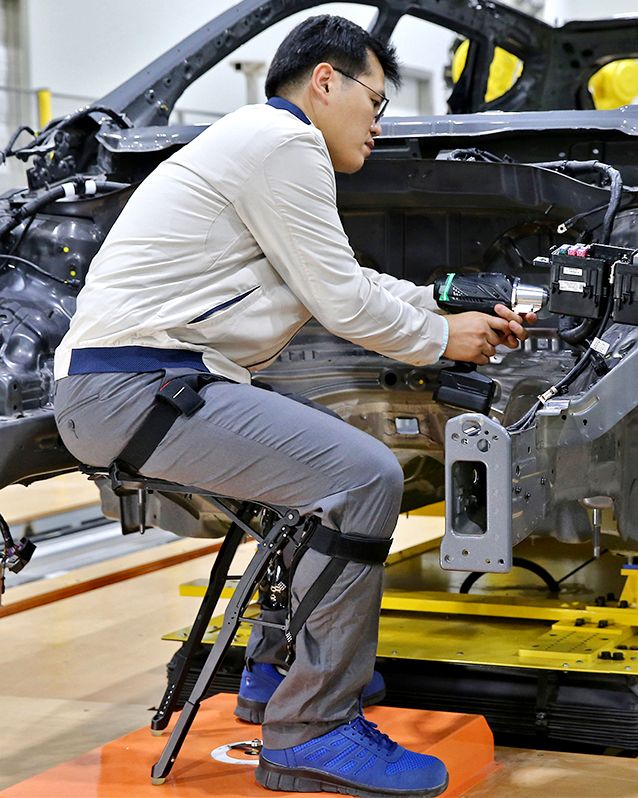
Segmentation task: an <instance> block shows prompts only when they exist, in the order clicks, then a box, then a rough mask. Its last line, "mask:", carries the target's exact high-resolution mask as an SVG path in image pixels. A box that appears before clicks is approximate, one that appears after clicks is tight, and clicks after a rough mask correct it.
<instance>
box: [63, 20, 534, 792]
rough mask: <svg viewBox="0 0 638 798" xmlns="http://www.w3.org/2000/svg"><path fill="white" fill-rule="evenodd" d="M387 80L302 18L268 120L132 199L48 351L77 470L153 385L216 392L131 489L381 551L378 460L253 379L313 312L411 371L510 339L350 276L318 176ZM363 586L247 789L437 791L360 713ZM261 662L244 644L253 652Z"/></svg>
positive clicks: (370, 567)
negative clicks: (274, 509) (166, 487)
mask: <svg viewBox="0 0 638 798" xmlns="http://www.w3.org/2000/svg"><path fill="white" fill-rule="evenodd" d="M386 78H387V79H389V80H390V81H391V82H392V83H394V84H398V82H399V73H398V67H397V62H396V59H395V56H394V52H393V50H392V48H391V47H389V46H387V45H384V44H382V43H381V42H379V41H377V40H375V39H373V38H371V37H370V36H369V34H367V33H366V32H365V31H364V30H363V29H361V28H359V27H358V26H357V25H354V24H353V23H351V22H349V21H347V20H345V19H342V18H339V17H331V16H320V17H313V18H311V19H308V20H306V21H305V22H303V23H301V25H299V26H298V27H297V28H296V29H295V30H294V31H292V33H290V35H289V36H288V37H287V38H286V39H285V41H284V42H283V43H282V45H281V46H280V48H279V49H278V51H277V54H276V55H275V58H274V60H273V63H272V65H271V67H270V71H269V74H268V78H267V83H266V93H267V95H268V97H269V98H270V99H269V101H268V103H267V104H265V105H255V106H248V107H245V108H241V109H239V110H238V111H236V112H234V113H232V114H229V115H227V116H226V117H224V118H223V119H221V120H220V121H219V122H217V123H215V124H214V125H213V126H211V127H210V128H209V129H208V130H207V131H205V132H204V133H202V134H201V135H200V136H199V137H198V138H196V139H195V140H194V141H193V142H191V143H190V144H189V145H187V146H186V147H184V148H183V149H182V150H180V151H179V152H177V153H176V154H175V155H173V156H171V157H170V158H169V159H168V160H167V161H165V162H164V163H163V164H161V165H160V166H159V167H158V168H157V169H156V170H155V172H153V173H152V174H151V175H150V176H149V177H148V178H147V179H146V181H145V182H144V183H143V184H142V185H141V186H140V187H139V188H138V189H137V191H136V192H135V194H134V195H133V197H132V198H131V200H130V201H129V203H128V205H127V206H126V208H125V209H124V211H123V212H122V214H121V216H120V217H119V218H118V220H117V221H116V223H115V225H114V226H113V228H112V230H111V232H110V233H109V235H108V237H107V239H106V241H105V242H104V245H103V246H102V248H101V250H100V252H99V253H98V255H97V256H96V258H95V259H94V261H93V263H92V265H91V269H90V272H89V275H88V278H87V281H86V286H85V288H84V289H83V290H82V292H81V293H80V296H79V298H78V307H77V312H76V315H75V316H74V318H73V320H72V323H71V327H70V329H69V332H68V334H67V336H66V337H65V339H64V341H63V342H62V344H61V345H60V347H59V350H58V352H57V354H56V379H57V380H58V385H57V396H56V417H57V422H58V425H59V429H60V434H61V436H62V438H63V440H64V442H65V444H66V445H67V446H68V448H69V449H70V450H71V452H72V453H73V454H74V455H75V456H76V457H78V458H79V459H80V460H81V461H83V462H85V463H89V464H95V465H105V464H108V463H109V462H110V461H112V460H113V459H114V458H116V457H117V456H118V455H119V454H120V453H121V452H122V450H123V449H124V447H125V446H126V445H127V443H128V442H129V441H130V439H131V438H132V436H133V435H134V434H135V432H136V430H137V429H139V428H140V424H141V423H142V422H143V421H144V419H145V418H147V417H148V414H149V412H150V411H151V409H152V408H153V407H154V402H155V395H156V392H157V390H158V388H159V387H160V386H161V385H162V384H163V383H164V381H165V379H167V378H169V379H170V378H172V377H175V376H177V375H189V374H200V375H204V376H206V375H210V374H213V375H217V376H218V377H221V378H223V379H221V380H217V381H215V382H212V383H210V384H208V385H207V386H206V387H205V388H204V389H203V390H202V391H201V396H202V397H203V398H204V399H205V404H204V406H203V407H202V408H201V409H199V410H198V411H197V412H196V413H195V414H194V415H192V416H191V417H186V416H180V417H179V418H178V419H177V421H176V422H175V423H174V424H173V426H172V427H171V428H170V430H169V431H168V433H167V434H166V435H165V436H164V438H163V439H162V440H161V442H160V443H159V445H158V446H157V448H156V449H155V450H154V451H153V452H152V453H151V454H150V456H149V457H148V459H147V460H146V461H145V462H144V463H143V464H142V465H141V466H140V472H141V473H142V474H144V475H147V476H149V477H158V478H165V479H170V480H173V481H177V482H180V483H184V484H194V485H200V486H203V487H206V488H209V489H211V490H214V491H216V492H218V493H221V494H226V495H232V496H236V497H238V498H245V499H253V500H256V501H265V502H272V503H275V504H280V505H286V506H290V507H294V508H296V509H298V510H299V511H300V512H301V513H302V514H305V515H315V516H317V517H318V519H319V521H320V523H321V525H322V527H323V528H324V529H325V530H328V531H329V533H330V534H332V535H334V536H336V537H339V536H341V537H342V538H346V537H347V536H351V538H352V539H355V538H356V539H359V540H365V541H368V542H369V541H374V540H377V541H378V540H387V539H389V538H390V536H391V535H392V531H393V529H394V526H395V523H396V520H397V514H398V511H399V505H400V500H401V495H402V489H403V474H402V472H401V469H400V467H399V465H398V462H397V461H396V459H395V457H394V455H393V454H392V453H391V452H390V450H389V449H387V448H386V447H385V446H383V444H381V443H380V442H378V441H377V440H375V439H373V438H372V437H370V436H368V435H366V434H365V433H363V432H361V431H359V430H357V429H355V428H353V427H351V426H349V425H347V424H345V423H344V422H343V421H341V420H340V419H338V418H335V417H334V416H333V415H331V414H329V413H326V412H321V411H320V410H318V409H316V408H314V407H311V406H308V405H305V404H302V403H299V402H295V401H293V400H291V399H289V398H286V397H284V396H281V395H279V394H277V393H275V392H272V391H265V390H262V389H261V388H258V387H255V386H253V385H252V384H251V374H252V372H253V371H257V370H259V369H260V368H262V367H263V366H265V365H266V364H268V363H270V362H271V361H272V360H273V359H274V358H275V357H276V356H277V354H278V353H279V352H280V351H281V350H282V349H283V348H284V347H285V346H286V345H287V343H288V342H289V341H290V339H291V338H292V336H293V335H294V334H295V333H296V332H297V331H298V330H299V329H300V328H301V327H302V326H303V325H304V324H305V323H306V322H307V321H308V320H309V319H310V318H311V317H312V316H314V317H315V318H317V319H318V320H319V321H320V322H321V323H322V324H323V325H324V326H325V327H326V328H327V329H328V330H330V331H331V332H333V333H334V334H336V335H339V336H342V337H344V338H346V339H348V340H350V341H352V342H354V343H356V344H360V345H362V346H364V347H367V348H369V349H372V350H375V351H377V352H380V353H382V354H384V355H387V356H389V357H392V358H395V359H397V360H401V361H404V362H407V363H412V364H414V365H423V364H426V363H432V362H434V361H436V360H437V359H438V358H439V357H440V356H441V355H442V354H445V355H446V356H447V357H450V358H454V359H460V360H466V361H472V362H476V363H485V362H487V360H488V358H489V357H490V356H491V355H493V354H494V351H495V349H494V348H495V346H496V345H497V344H500V343H505V344H506V345H508V346H510V347H512V348H513V347H516V345H517V340H519V339H520V340H522V339H524V338H525V332H524V330H523V328H522V326H521V322H522V319H521V318H520V317H518V316H516V315H515V314H513V313H512V312H510V311H509V310H507V309H506V308H505V307H500V308H499V313H500V316H499V317H490V316H487V315H483V314H480V313H465V314H459V315H458V316H454V317H450V318H449V319H446V318H445V317H444V316H442V315H439V314H437V313H436V306H435V303H434V302H433V299H432V291H431V289H428V288H422V287H418V286H415V285H414V284H412V283H409V282H407V281H402V280H395V279H394V278H392V277H390V276H388V275H381V274H378V273H377V272H375V271H373V270H370V269H362V268H361V267H360V266H359V264H358V263H357V262H356V261H355V259H354V257H353V254H352V250H351V248H350V246H349V244H348V241H347V238H346V236H345V234H344V231H343V228H342V225H341V222H340V219H339V216H338V213H337V209H336V204H335V198H336V191H335V175H334V173H335V171H338V172H346V173H352V172H355V171H357V170H358V169H360V168H361V167H362V166H363V164H364V162H365V159H366V158H367V157H368V156H369V155H370V153H371V152H372V150H373V148H374V137H375V136H377V135H378V134H379V132H380V124H379V120H380V117H381V114H382V113H383V111H384V109H385V105H386V103H387V100H386V98H385V79H386ZM426 256H427V253H424V257H426ZM329 561H330V558H329V557H327V556H326V555H325V554H322V553H321V552H319V551H317V550H315V549H312V548H311V549H310V550H309V551H307V552H306V553H305V554H304V555H303V557H302V558H301V560H300V561H299V563H298V566H297V568H296V571H295V574H294V578H293V584H292V592H293V599H294V602H298V601H299V600H300V599H301V598H302V597H303V596H304V594H305V593H306V591H307V590H308V588H309V586H311V585H312V584H314V583H315V581H316V580H317V578H318V576H319V574H320V573H321V572H322V571H323V569H324V567H325V566H326V563H328V562H329ZM381 582H382V566H381V564H380V563H379V562H376V561H374V562H373V561H372V560H370V561H365V562H357V561H350V562H348V563H347V565H346V566H345V568H344V570H343V571H342V573H341V575H340V576H339V577H338V578H337V580H336V582H335V583H334V584H333V586H332V587H331V588H330V589H329V590H328V592H327V593H326V595H325V597H324V598H323V599H322V600H321V601H320V603H319V604H318V606H317V607H316V609H315V610H314V611H313V612H312V613H311V615H310V617H309V618H308V620H307V622H306V624H305V626H304V627H303V628H302V630H301V631H300V633H299V635H298V637H297V640H296V648H295V659H294V661H293V663H292V665H291V667H290V670H289V672H288V674H287V675H286V676H285V678H281V677H280V675H277V676H276V677H275V678H274V681H273V684H272V685H271V687H270V688H269V691H267V692H270V693H272V691H273V690H274V693H273V694H272V697H270V695H268V696H267V698H270V700H269V701H268V703H267V707H266V711H265V719H264V727H263V737H264V748H263V751H262V755H261V760H260V766H259V768H258V769H257V779H258V781H259V782H260V783H261V784H263V785H264V786H266V787H268V788H270V789H274V790H289V791H304V792H305V791H315V790H317V791H321V790H322V789H323V790H326V791H333V792H335V791H336V792H345V793H349V794H352V795H359V796H381V795H384V796H385V795H401V796H434V795H439V794H440V793H441V792H443V790H444V789H445V787H446V784H447V774H446V770H445V766H444V765H443V763H441V762H440V761H439V760H438V759H436V758H434V757H430V756H424V755H421V754H416V753H413V752H410V751H406V750H405V749H403V748H402V747H401V746H400V745H398V744H396V743H394V742H392V741H391V740H389V738H388V737H386V736H385V735H383V734H382V733H381V732H379V731H378V730H377V729H376V727H374V725H373V724H370V723H368V722H367V721H366V720H365V718H364V717H363V716H362V715H361V714H360V713H359V707H358V700H359V696H360V694H361V692H362V690H363V688H364V686H366V685H367V684H368V683H369V682H370V680H371V678H372V673H373V664H374V658H375V652H376V644H377V631H378V630H377V626H378V615H379V606H380V600H381ZM266 648H267V647H264V646H261V647H260V641H259V639H257V640H256V641H255V640H253V641H252V651H253V653H255V652H258V651H259V650H266ZM263 664H265V665H269V664H270V665H272V664H273V661H272V660H271V661H270V663H269V660H268V659H265V661H264V663H263ZM275 664H276V660H275ZM272 670H273V673H277V672H276V671H275V670H274V668H273V669H272ZM275 688H276V689H275Z"/></svg>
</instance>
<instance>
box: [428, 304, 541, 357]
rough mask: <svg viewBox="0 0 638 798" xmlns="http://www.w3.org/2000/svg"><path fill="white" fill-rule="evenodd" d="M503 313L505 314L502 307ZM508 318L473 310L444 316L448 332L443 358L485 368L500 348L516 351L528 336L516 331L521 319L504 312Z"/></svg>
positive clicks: (510, 312)
mask: <svg viewBox="0 0 638 798" xmlns="http://www.w3.org/2000/svg"><path fill="white" fill-rule="evenodd" d="M503 310H504V311H507V309H506V308H505V307H503ZM507 315H508V318H509V320H508V318H502V317H500V316H488V315H487V314H486V313H477V312H476V311H473V310H472V311H468V312H466V313H458V314H456V315H449V316H446V317H445V318H446V320H447V323H448V330H449V332H448V343H447V347H446V349H445V352H444V353H443V357H446V358H449V359H450V360H464V361H467V362H468V363H477V364H478V365H479V366H484V365H485V364H486V363H489V359H490V357H492V355H494V354H495V352H496V347H497V346H498V345H499V344H505V346H507V347H509V348H510V349H516V347H517V346H518V341H519V340H521V341H522V340H525V338H526V337H527V333H525V331H524V330H523V329H522V327H520V328H519V325H520V324H522V322H523V319H522V318H521V317H520V316H518V315H517V314H515V313H513V312H512V311H507ZM511 322H513V323H512V324H511V326H510V323H511ZM519 329H520V331H519ZM513 331H515V332H514V334H513Z"/></svg>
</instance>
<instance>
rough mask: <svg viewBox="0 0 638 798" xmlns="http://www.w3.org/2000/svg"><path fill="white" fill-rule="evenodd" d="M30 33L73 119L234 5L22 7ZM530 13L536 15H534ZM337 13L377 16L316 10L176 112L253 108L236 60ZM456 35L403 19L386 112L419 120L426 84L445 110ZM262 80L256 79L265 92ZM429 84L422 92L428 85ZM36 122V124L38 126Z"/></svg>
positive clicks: (554, 7) (364, 20)
mask: <svg viewBox="0 0 638 798" xmlns="http://www.w3.org/2000/svg"><path fill="white" fill-rule="evenodd" d="M22 2H23V4H24V7H25V14H26V18H27V20H28V28H29V42H30V46H29V54H28V62H29V73H30V79H29V80H30V86H31V87H32V88H37V87H42V86H45V87H48V88H50V89H51V90H52V91H53V92H54V95H58V96H57V97H55V98H54V109H53V110H54V114H55V115H59V114H61V113H67V112H69V111H71V110H73V109H74V108H76V107H77V106H78V105H79V104H82V101H81V99H74V98H71V99H67V100H65V99H63V98H60V97H59V95H60V94H70V95H74V96H75V97H79V98H87V99H95V98H98V97H100V96H101V95H103V94H106V93H107V92H109V91H110V90H111V89H113V88H115V87H116V86H117V85H119V84H120V83H121V82H122V81H124V80H125V79H127V78H128V77H130V76H131V75H132V74H134V73H135V72H136V71H137V70H139V69H141V68H143V67H144V66H145V65H146V64H147V63H149V62H150V61H152V60H153V59H154V58H156V57H158V56H159V55H161V54H162V53H163V52H164V51H166V50H167V49H169V48H170V47H171V46H173V45H174V44H176V43H177V42H178V41H179V40H180V39H181V38H183V37H185V36H187V35H188V34H189V33H191V32H193V31H194V30H196V29H197V28H199V27H200V26H201V25H204V24H205V23H206V22H208V21H209V20H210V19H211V18H213V17H215V16H217V15H218V14H220V13H222V12H223V11H224V10H226V9H228V8H229V7H231V6H232V5H234V2H233V0H180V2H179V3H178V2H175V0H109V2H103V0H22ZM509 4H510V5H514V6H517V7H523V6H524V7H526V8H527V7H528V6H529V8H532V7H533V8H538V9H539V10H541V12H542V14H543V16H544V18H545V19H546V20H547V21H550V22H552V23H553V22H554V19H555V18H556V19H558V22H559V24H560V23H562V21H563V20H564V19H568V18H571V17H574V16H579V17H582V18H587V17H592V16H600V15H601V13H602V12H604V13H605V14H608V15H611V14H614V13H623V12H624V13H627V12H629V11H636V10H638V0H608V2H607V3H605V5H604V7H603V6H601V3H600V0H545V3H544V8H543V4H542V3H540V2H532V0H509ZM528 10H529V9H528ZM325 12H327V13H337V14H343V15H344V16H348V17H350V18H351V19H353V20H354V21H356V22H358V23H359V24H360V25H363V26H364V27H367V26H368V25H369V23H370V22H371V20H372V19H373V17H374V14H375V13H376V10H375V9H374V8H373V7H372V6H360V5H356V4H352V3H349V4H348V3H324V4H320V3H318V4H317V6H316V7H315V8H313V9H312V10H309V11H306V12H301V13H300V14H297V15H295V16H294V17H290V18H289V19H288V20H284V21H283V22H280V23H278V24H277V25H274V26H272V27H271V28H269V29H268V30H266V31H265V32H263V33H262V34H260V35H259V36H257V37H256V38H255V39H253V40H252V41H251V42H249V43H248V44H246V45H244V46H243V47H242V48H240V49H239V50H238V51H236V53H235V54H233V55H232V56H231V58H230V59H226V61H224V62H222V63H221V64H219V65H218V66H217V67H216V68H215V69H214V70H212V71H211V72H210V73H208V74H207V75H205V76H203V77H202V78H201V79H200V80H199V81H197V82H196V83H195V84H193V85H192V86H191V87H190V88H189V89H188V90H187V92H186V93H185V94H184V96H183V97H182V99H181V100H180V103H179V104H178V108H179V107H181V108H182V109H184V108H186V109H195V110H200V109H201V110H204V111H206V112H208V114H207V115H204V116H202V115H200V114H186V115H185V118H186V120H187V121H204V120H206V119H210V118H214V117H213V116H211V115H212V114H213V113H214V112H218V113H224V112H227V111H229V110H231V109H233V108H236V107H237V106H238V105H241V104H242V103H244V102H245V101H246V81H245V79H244V77H243V76H242V74H240V73H239V72H237V71H235V70H234V69H233V68H232V67H231V66H230V63H229V61H231V60H236V59H243V60H248V61H263V62H264V64H265V66H267V65H268V63H269V62H270V60H271V58H272V55H273V54H274V51H275V49H276V47H277V45H278V44H279V42H280V41H281V40H282V39H283V38H284V36H285V35H286V33H287V32H288V31H289V30H290V29H291V28H292V27H293V26H294V25H296V24H297V23H298V22H299V21H300V20H301V19H303V18H305V17H307V16H309V15H311V14H314V13H325ZM453 38H454V36H453V34H451V33H450V32H449V31H446V30H445V29H442V28H437V27H436V26H435V25H431V24H429V23H425V22H423V21H421V20H416V19H410V20H408V19H406V18H404V19H403V20H402V21H401V22H400V24H399V27H398V28H397V31H396V32H395V36H394V43H395V44H397V46H398V50H399V55H400V58H401V60H402V62H403V64H404V66H405V73H406V76H407V77H406V81H405V84H406V85H405V90H404V91H403V93H402V94H401V95H400V96H399V97H397V98H396V99H394V100H393V102H392V104H391V106H390V109H389V111H388V113H389V114H410V113H419V112H420V111H421V112H422V111H423V110H424V109H423V98H422V97H421V98H420V97H419V91H418V88H419V78H422V79H425V80H426V81H429V82H430V84H431V87H432V97H431V106H432V110H433V111H434V112H435V113H444V112H445V98H446V96H447V93H448V92H447V89H446V88H445V86H444V82H443V66H444V64H446V63H447V62H448V61H449V58H450V52H449V51H450V45H451V43H452V41H453ZM263 78H264V75H263V74H262V75H261V77H259V78H258V79H257V84H258V85H257V89H258V92H259V94H261V93H262V89H263ZM421 85H422V84H421ZM32 121H34V120H32Z"/></svg>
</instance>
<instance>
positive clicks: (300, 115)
mask: <svg viewBox="0 0 638 798" xmlns="http://www.w3.org/2000/svg"><path fill="white" fill-rule="evenodd" d="M266 105H272V107H273V108H280V109H281V110H282V111H290V113H291V114H293V115H294V116H296V117H297V119H301V121H302V122H304V123H305V124H306V125H311V124H312V122H311V121H310V120H309V119H308V117H307V116H306V115H305V114H304V112H303V111H302V110H301V108H299V106H298V105H295V104H294V103H291V102H290V100H284V98H283V97H271V98H270V99H269V100H268V102H267V103H266Z"/></svg>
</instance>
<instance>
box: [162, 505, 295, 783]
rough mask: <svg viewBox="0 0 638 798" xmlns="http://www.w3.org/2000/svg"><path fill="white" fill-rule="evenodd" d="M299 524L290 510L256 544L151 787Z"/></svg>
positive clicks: (177, 745)
mask: <svg viewBox="0 0 638 798" xmlns="http://www.w3.org/2000/svg"><path fill="white" fill-rule="evenodd" d="M298 524H299V513H298V512H297V511H296V510H290V511H289V512H288V513H287V514H286V516H285V517H284V518H282V519H281V520H280V521H278V522H277V523H276V524H274V526H273V527H272V528H271V529H270V531H269V532H268V534H267V535H266V536H265V537H264V540H263V541H262V543H260V544H259V546H258V548H257V552H256V553H255V555H254V556H253V558H252V560H251V561H250V563H249V564H248V567H247V568H246V571H245V573H244V575H243V576H242V578H241V580H240V582H239V584H238V585H237V588H236V589H235V592H234V593H233V597H232V598H231V600H230V602H229V604H228V607H227V609H226V612H225V613H224V623H223V626H222V628H221V631H220V632H219V635H218V637H217V641H216V642H215V644H214V646H213V647H212V649H211V652H210V654H209V655H208V658H207V660H206V662H205V664H204V667H203V668H202V672H201V673H200V675H199V677H198V679H197V681H196V682H195V686H194V687H193V690H192V692H191V694H190V697H189V698H188V701H187V702H186V704H185V705H184V708H183V709H182V711H181V713H180V716H179V718H178V721H177V723H176V725H175V728H174V729H173V731H172V733H171V736H170V737H169V738H168V741H167V743H166V745H165V747H164V750H163V752H162V755H161V757H160V758H159V760H158V761H157V762H156V763H155V764H154V765H153V768H152V770H151V777H152V781H153V783H154V784H161V783H163V781H164V780H165V779H166V776H167V775H168V774H169V773H170V772H171V769H172V767H173V764H174V763H175V760H176V759H177V756H178V754H179V752H180V750H181V748H182V745H183V744H184V740H185V739H186V735H187V734H188V731H189V729H190V727H191V726H192V724H193V721H194V720H195V716H196V714H197V711H198V710H199V705H200V703H201V701H202V698H203V697H204V695H205V694H206V691H207V690H208V687H209V686H210V684H211V682H212V681H213V679H214V677H215V674H216V672H217V670H218V668H219V665H220V664H221V661H222V659H223V657H224V655H225V654H226V652H227V650H228V649H229V648H230V645H231V643H232V641H233V639H234V637H235V633H236V631H237V628H238V626H239V624H240V623H241V621H242V615H243V613H244V611H245V610H246V607H247V606H248V604H249V602H250V600H251V598H252V596H253V593H254V592H255V590H256V589H257V586H258V585H259V583H260V581H261V580H262V578H263V576H264V574H265V573H266V570H267V569H268V565H269V563H270V561H271V560H272V559H273V557H275V556H276V555H277V553H278V551H279V550H280V549H281V547H282V546H283V545H285V544H286V542H287V541H288V540H289V538H290V534H291V527H292V528H294V527H296V526H297V525H298Z"/></svg>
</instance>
